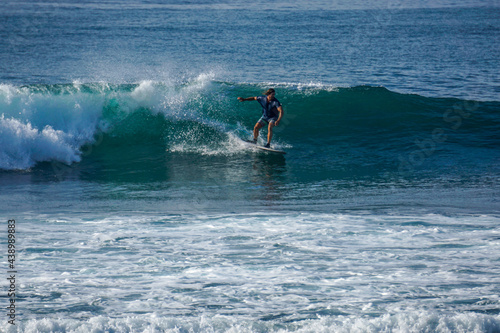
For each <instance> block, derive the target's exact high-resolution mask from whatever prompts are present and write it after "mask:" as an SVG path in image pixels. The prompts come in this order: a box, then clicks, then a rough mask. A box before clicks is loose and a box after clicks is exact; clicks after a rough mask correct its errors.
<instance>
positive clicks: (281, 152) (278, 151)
mask: <svg viewBox="0 0 500 333" xmlns="http://www.w3.org/2000/svg"><path fill="white" fill-rule="evenodd" d="M243 142H245V143H247V144H248V145H249V146H251V147H253V148H256V149H260V150H264V151H267V152H270V153H276V154H283V155H285V154H286V151H283V150H277V149H272V148H266V147H262V146H259V145H257V144H256V143H254V142H253V141H250V140H243Z"/></svg>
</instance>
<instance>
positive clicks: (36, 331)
mask: <svg viewBox="0 0 500 333" xmlns="http://www.w3.org/2000/svg"><path fill="white" fill-rule="evenodd" d="M139 308H140V305H139ZM499 330H500V316H498V315H497V316H489V315H482V314H476V313H451V314H439V313H431V312H425V311H424V312H410V313H399V314H392V315H391V314H386V315H383V316H381V317H376V318H370V317H366V318H359V317H350V316H335V317H320V318H319V319H312V320H305V321H299V322H295V323H294V322H292V323H280V322H279V321H278V322H276V321H273V320H271V321H260V320H251V319H237V318H234V317H229V316H223V315H215V316H208V315H207V316H204V315H202V316H194V317H192V318H176V317H170V318H169V317H159V316H156V315H154V314H148V315H143V316H132V317H125V318H108V317H104V316H96V317H93V318H90V319H82V320H76V319H52V318H46V319H37V320H26V321H21V322H18V327H12V326H11V327H9V328H8V329H7V332H9V333H10V332H24V333H49V332H50V333H58V332H61V333H63V332H64V333H72V332H75V333H77V332H78V333H86V332H110V331H111V332H115V331H116V332H176V333H178V332H193V333H194V332H227V333H233V332H234V333H236V332H238V333H240V332H241V333H246V332H248V333H250V332H278V333H286V332H296V333H306V332H310V333H322V332H325V333H329V332H336V333H337V332H338V333H378V332H412V333H419V332H422V333H423V332H436V333H440V332H443V333H451V332H456V333H483V332H498V331H499Z"/></svg>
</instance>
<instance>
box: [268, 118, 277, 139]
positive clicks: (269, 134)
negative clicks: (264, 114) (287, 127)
mask: <svg viewBox="0 0 500 333" xmlns="http://www.w3.org/2000/svg"><path fill="white" fill-rule="evenodd" d="M274 126H276V125H275V124H274V121H271V122H270V123H269V126H268V127H267V143H271V139H272V138H273V127H274Z"/></svg>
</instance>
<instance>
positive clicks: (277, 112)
mask: <svg viewBox="0 0 500 333" xmlns="http://www.w3.org/2000/svg"><path fill="white" fill-rule="evenodd" d="M275 94H276V92H275V91H274V89H273V88H271V89H268V90H267V91H266V92H265V93H264V95H261V96H256V97H247V98H242V97H238V100H239V101H240V102H245V101H258V102H259V103H260V105H261V106H262V117H261V118H260V119H259V120H258V121H257V123H256V124H255V127H254V128H253V142H254V143H257V138H258V137H259V131H260V129H261V128H262V127H264V126H265V124H266V123H267V124H268V127H267V129H268V131H267V144H266V145H265V146H264V147H266V148H269V147H270V146H271V139H272V138H273V127H275V126H278V125H279V123H280V121H281V118H282V117H283V107H282V106H281V103H280V102H279V101H278V100H277V99H276V98H275V97H274V96H275Z"/></svg>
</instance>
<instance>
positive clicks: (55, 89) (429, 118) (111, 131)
mask: <svg viewBox="0 0 500 333" xmlns="http://www.w3.org/2000/svg"><path fill="white" fill-rule="evenodd" d="M268 86H273V87H275V88H276V91H277V98H278V99H279V100H280V101H281V103H282V104H283V105H284V109H285V117H284V118H283V121H282V122H281V124H280V125H279V127H277V128H276V130H275V137H274V145H275V147H277V148H281V149H285V150H287V151H288V155H287V159H288V161H289V163H292V164H296V166H297V168H296V170H299V169H300V170H301V171H303V172H304V173H307V174H315V173H316V174H323V173H330V174H331V171H333V170H336V171H338V172H341V173H342V174H344V175H345V174H354V173H360V172H361V173H363V172H368V173H373V172H377V173H381V172H398V173H407V172H414V171H417V170H427V171H429V170H430V172H432V170H434V171H435V172H438V171H439V170H441V171H442V170H443V169H447V168H449V167H450V166H455V167H457V166H460V168H461V169H464V170H469V171H470V170H477V171H484V170H493V169H494V168H497V165H498V161H499V151H498V146H499V144H500V136H499V135H498V133H500V120H499V117H498V111H500V102H498V101H492V102H484V101H466V100H460V99H452V98H427V97H423V96H419V95H408V94H399V93H396V92H392V91H389V90H387V89H386V88H383V87H370V86H357V87H350V88H336V87H329V86H321V85H313V84H311V85H298V84H295V85H294V84H266V83H262V84H234V83H230V82H220V81H214V80H212V79H211V78H210V77H209V76H200V77H198V78H197V79H195V80H192V81H190V82H186V83H183V84H178V83H176V84H170V83H166V82H152V81H143V82H140V83H137V84H109V83H94V84H80V83H74V84H63V85H30V86H12V85H1V86H0V115H1V116H0V168H1V169H3V170H27V169H32V168H37V167H39V166H43V165H44V163H42V162H52V163H54V162H57V163H63V164H65V165H67V164H68V165H71V164H75V163H76V164H78V163H81V165H87V166H92V165H93V164H95V163H97V161H98V160H99V159H100V158H101V157H102V156H115V157H116V156H117V155H116V154H119V157H120V158H119V159H120V163H122V165H123V164H125V165H126V164H130V163H133V162H134V161H135V160H136V159H137V156H138V154H145V153H144V152H148V151H149V152H150V153H151V154H153V155H154V156H156V157H158V155H161V157H162V158H165V157H166V156H172V155H179V154H181V155H182V154H184V155H186V156H188V155H189V156H191V157H193V158H195V159H196V158H200V157H201V156H224V157H230V156H242V155H245V154H248V153H249V151H248V149H247V148H246V147H245V146H244V145H242V144H241V142H240V141H239V140H238V139H237V138H238V137H239V138H248V137H250V136H251V130H252V128H253V125H254V124H255V122H256V120H258V119H259V117H260V115H261V110H260V106H259V105H258V103H256V102H245V103H240V102H238V101H237V97H238V96H243V97H248V96H256V95H259V94H261V93H262V92H263V91H264V90H265V89H266V88H267V87H268ZM265 133H266V131H265V130H263V132H262V133H261V140H262V141H263V140H264V136H265ZM151 158H153V160H154V157H153V156H151ZM115 161H116V158H115ZM106 163H109V164H110V165H112V164H113V163H115V162H114V160H113V159H108V160H107V161H106ZM153 163H155V161H153ZM436 170H437V171H436ZM299 177H300V176H299Z"/></svg>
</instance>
